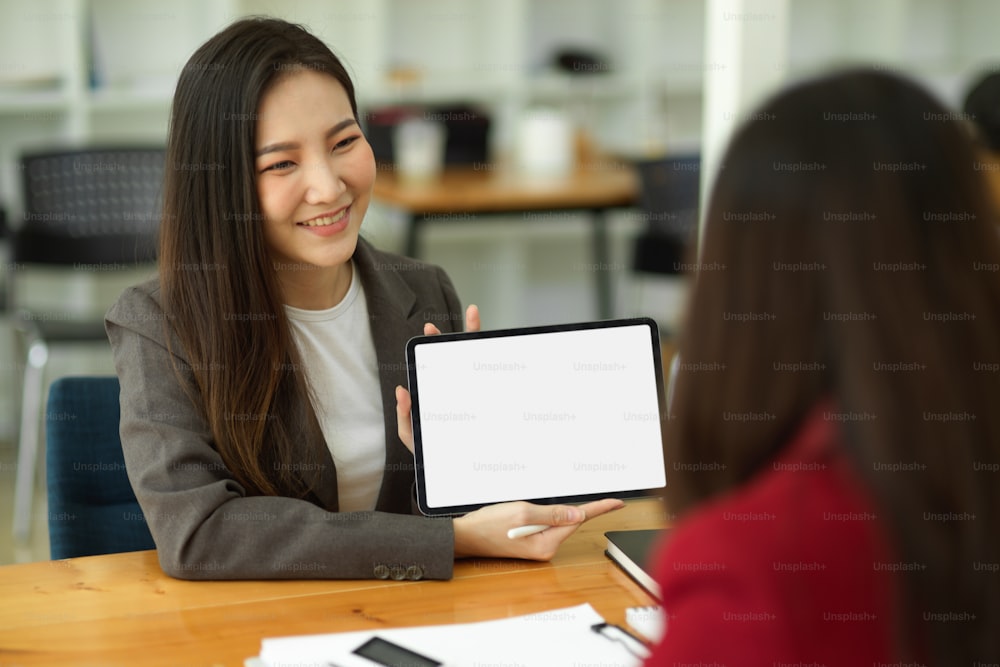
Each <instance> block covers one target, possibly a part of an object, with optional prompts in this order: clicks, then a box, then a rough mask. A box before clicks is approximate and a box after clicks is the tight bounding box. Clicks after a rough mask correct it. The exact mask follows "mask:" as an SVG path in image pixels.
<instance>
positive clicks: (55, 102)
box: [0, 88, 68, 115]
mask: <svg viewBox="0 0 1000 667" xmlns="http://www.w3.org/2000/svg"><path fill="white" fill-rule="evenodd" d="M67 106H68V99H67V95H66V93H65V92H64V91H63V90H61V89H54V90H31V91H23V90H10V89H4V88H0V114H5V115H8V114H32V113H47V114H49V115H51V113H52V112H63V111H65V110H66V107H67Z"/></svg>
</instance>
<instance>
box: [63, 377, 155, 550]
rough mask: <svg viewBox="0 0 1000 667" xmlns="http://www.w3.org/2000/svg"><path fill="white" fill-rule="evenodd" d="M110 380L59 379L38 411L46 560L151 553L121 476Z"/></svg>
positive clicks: (131, 495)
mask: <svg viewBox="0 0 1000 667" xmlns="http://www.w3.org/2000/svg"><path fill="white" fill-rule="evenodd" d="M118 395H119V385H118V378H116V377H114V376H101V377H64V378H59V379H58V380H56V381H54V382H53V383H52V385H51V387H50V388H49V400H48V407H47V409H46V414H45V428H46V449H47V458H46V461H47V475H48V499H49V543H50V548H51V553H52V558H53V559H57V558H73V557H76V556H93V555H97V554H107V553H117V552H121V551H141V550H144V549H155V548H156V546H155V545H154V544H153V537H152V536H151V535H150V533H149V528H148V527H147V526H146V520H145V517H143V514H142V510H141V509H140V508H139V503H138V501H136V499H135V494H134V493H133V492H132V486H131V484H130V483H129V481H128V476H127V475H126V474H125V459H124V456H123V455H122V443H121V439H120V437H119V435H118V421H119V419H120V415H121V413H120V409H119V404H118Z"/></svg>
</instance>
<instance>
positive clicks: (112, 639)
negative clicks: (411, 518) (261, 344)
mask: <svg viewBox="0 0 1000 667" xmlns="http://www.w3.org/2000/svg"><path fill="white" fill-rule="evenodd" d="M665 522H666V513H665V511H664V508H663V506H662V505H661V503H660V502H659V501H657V500H652V499H642V500H632V501H629V502H628V505H627V507H625V508H624V509H622V510H618V511H617V512H612V513H611V514H609V515H605V516H601V517H598V518H596V519H594V520H593V521H590V522H588V523H587V524H585V525H584V527H583V528H581V529H580V530H579V531H578V532H577V533H576V534H574V535H573V536H572V537H571V538H570V539H569V540H567V541H566V543H565V544H564V545H563V548H562V549H561V550H560V552H559V554H558V555H557V557H556V558H555V559H554V560H553V561H551V562H550V563H532V562H526V561H516V560H500V559H495V560H493V559H470V560H462V561H459V562H457V563H456V567H455V577H454V579H452V580H451V581H421V582H397V581H380V580H379V581H376V580H373V581H236V582H227V581H211V582H191V581H181V580H178V579H171V578H170V577H168V576H166V575H165V574H164V573H163V571H162V570H161V569H160V567H159V565H158V563H157V560H156V553H155V552H153V551H138V552H134V553H125V554H113V555H108V556H91V557H86V558H72V559H67V560H61V561H44V562H39V563H29V564H25V565H9V566H5V567H0V665H3V666H5V667H6V666H8V665H10V666H13V665H41V664H60V665H101V666H112V665H137V664H142V665H171V666H176V665H185V666H187V665H192V666H194V665H237V666H239V665H242V664H243V661H244V660H245V659H246V658H247V657H250V656H255V655H257V654H258V652H259V651H260V642H261V639H263V638H265V637H279V636H285V635H296V634H312V633H324V632H337V631H342V630H364V629H377V628H380V627H401V626H412V625H428V624H440V623H461V622H469V621H480V620H490V619H497V618H504V617H508V616H515V615H520V614H527V613H532V612H539V611H545V610H548V609H554V608H560V607H567V606H572V605H577V604H582V603H584V602H589V603H590V604H591V605H592V606H593V607H594V608H595V609H596V610H597V611H598V613H600V614H602V615H603V616H604V617H605V618H606V619H607V620H609V621H612V622H615V623H624V618H625V608H626V607H629V606H637V605H648V604H652V603H653V600H652V598H650V597H649V596H648V595H647V594H646V592H645V591H644V590H643V589H642V588H640V587H639V586H638V585H637V584H635V583H634V582H633V581H632V580H631V579H630V578H629V577H628V576H627V575H625V574H624V573H623V572H622V571H621V570H619V569H618V568H617V567H616V566H615V565H613V564H612V563H611V561H610V560H608V559H607V558H606V557H605V556H604V547H605V542H606V540H605V538H604V535H603V533H604V531H606V530H622V529H632V528H651V527H658V526H661V525H664V524H665Z"/></svg>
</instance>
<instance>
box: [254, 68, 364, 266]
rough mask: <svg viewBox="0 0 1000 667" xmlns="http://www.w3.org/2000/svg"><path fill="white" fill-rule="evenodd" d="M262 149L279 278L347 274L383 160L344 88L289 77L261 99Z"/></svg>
mask: <svg viewBox="0 0 1000 667" xmlns="http://www.w3.org/2000/svg"><path fill="white" fill-rule="evenodd" d="M255 144H256V145H255V152H256V168H257V196H258V197H259V199H260V207H261V210H262V212H263V214H264V238H265V239H266V241H267V244H268V247H269V248H270V250H271V256H272V259H273V260H274V263H275V269H276V270H277V271H278V274H279V275H282V274H286V275H287V274H289V272H297V271H303V270H310V269H313V270H314V269H317V268H318V269H333V270H334V271H337V270H339V269H340V267H342V266H346V262H347V261H348V260H349V259H350V258H351V255H353V254H354V248H355V246H356V245H357V241H358V231H359V229H360V227H361V221H362V220H363V219H364V217H365V212H366V211H367V209H368V202H369V200H370V199H371V192H372V185H373V184H374V182H375V157H374V155H373V154H372V149H371V146H369V145H368V141H367V140H366V139H365V137H364V134H362V132H361V128H360V127H359V126H358V124H357V121H356V120H355V118H354V112H353V111H352V110H351V103H350V101H349V100H348V98H347V92H346V91H345V90H344V87H343V86H342V85H340V83H339V82H337V80H336V79H334V78H333V77H331V76H329V75H327V74H323V73H321V72H316V71H313V70H308V69H302V70H301V71H297V72H294V73H291V74H288V75H287V76H284V77H282V78H281V79H280V80H279V81H278V82H277V83H275V84H274V85H273V86H272V87H271V89H270V90H269V91H268V92H267V93H265V95H264V97H263V98H262V99H261V103H260V108H259V109H258V119H257V136H256V141H255ZM319 273H320V274H322V273H324V272H322V271H320V272H319ZM289 277H290V276H289Z"/></svg>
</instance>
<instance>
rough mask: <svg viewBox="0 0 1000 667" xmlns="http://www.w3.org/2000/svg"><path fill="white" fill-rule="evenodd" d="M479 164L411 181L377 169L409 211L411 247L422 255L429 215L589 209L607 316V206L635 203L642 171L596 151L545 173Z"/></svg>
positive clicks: (465, 218)
mask: <svg viewBox="0 0 1000 667" xmlns="http://www.w3.org/2000/svg"><path fill="white" fill-rule="evenodd" d="M481 167H482V168H480V169H476V168H473V167H467V168H450V169H446V170H445V171H444V173H443V174H442V175H441V176H440V177H439V178H437V179H435V180H432V181H428V182H417V183H413V182H407V181H404V180H402V179H400V178H399V177H398V176H397V175H396V174H395V173H394V172H392V171H380V172H379V174H378V177H377V178H376V179H375V190H374V196H375V198H376V199H378V200H380V201H381V202H383V203H385V204H389V205H391V206H394V207H396V208H398V209H400V210H402V211H403V212H404V213H406V214H407V215H408V216H409V225H408V226H407V238H406V250H405V252H406V254H407V255H409V256H410V257H419V256H420V238H419V237H420V231H421V229H422V228H423V227H424V226H425V225H426V223H428V222H449V221H451V222H469V221H470V220H473V219H474V218H475V216H477V215H486V214H489V215H495V214H503V215H520V216H521V218H522V219H523V220H524V221H525V222H530V221H531V220H532V219H536V220H537V219H541V216H542V215H543V214H544V213H545V212H552V211H589V212H590V213H591V215H590V220H591V245H592V247H591V252H592V263H593V267H594V274H595V275H594V279H595V287H596V289H597V310H598V313H599V315H600V317H601V318H602V319H604V318H609V317H611V316H612V313H613V304H612V298H611V297H612V290H611V276H610V271H609V269H610V267H611V262H610V260H609V252H608V230H607V215H606V214H607V211H608V210H609V209H612V208H619V207H626V206H632V205H633V204H635V202H636V200H637V199H638V196H639V187H640V186H639V178H638V175H637V174H636V172H635V169H634V168H633V167H632V166H631V165H629V164H627V163H624V162H620V161H616V160H611V159H597V158H595V159H593V160H591V161H589V162H587V163H585V164H581V165H579V166H578V167H577V168H576V169H575V170H574V171H572V172H571V173H569V174H568V175H566V176H561V177H551V178H540V177H537V176H529V175H525V174H523V173H520V172H518V171H517V170H515V169H513V168H509V167H505V166H504V165H503V163H483V164H482V165H481Z"/></svg>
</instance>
